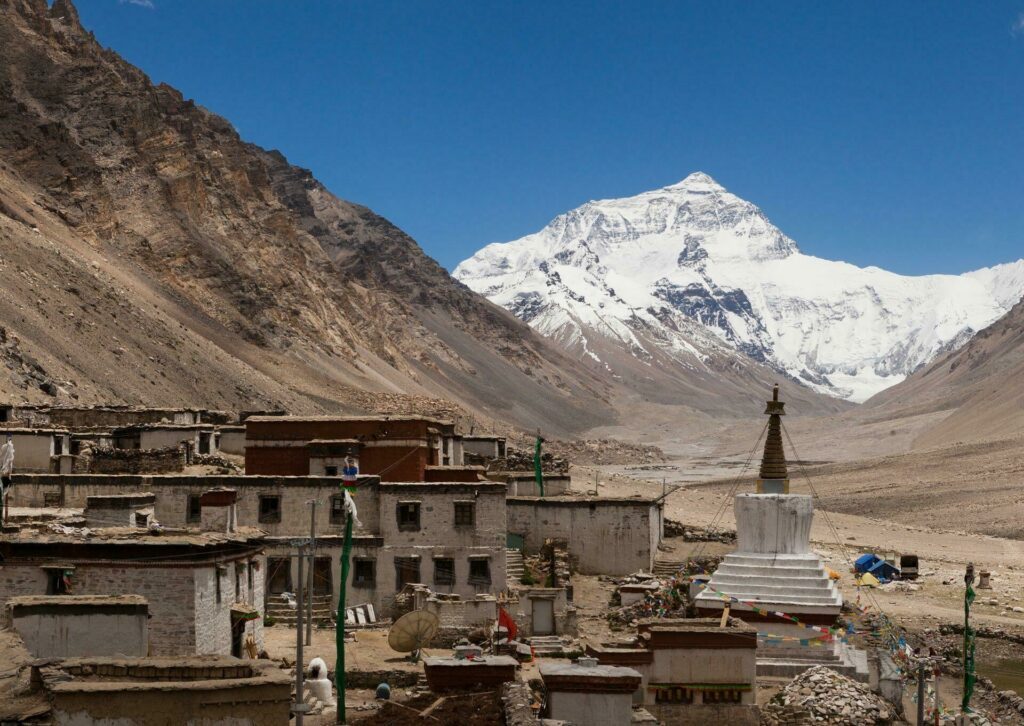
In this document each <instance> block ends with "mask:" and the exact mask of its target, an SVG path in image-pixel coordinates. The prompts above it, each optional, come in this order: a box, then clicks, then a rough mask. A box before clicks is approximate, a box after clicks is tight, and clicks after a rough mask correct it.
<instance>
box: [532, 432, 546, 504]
mask: <svg viewBox="0 0 1024 726" xmlns="http://www.w3.org/2000/svg"><path fill="white" fill-rule="evenodd" d="M543 443H544V439H542V438H541V437H540V436H538V437H537V444H536V446H535V447H534V450H533V475H534V477H535V478H536V480H537V489H539V490H540V495H541V496H544V472H543V471H542V470H541V466H540V458H541V457H540V449H541V444H543Z"/></svg>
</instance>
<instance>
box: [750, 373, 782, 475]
mask: <svg viewBox="0 0 1024 726" xmlns="http://www.w3.org/2000/svg"><path fill="white" fill-rule="evenodd" d="M764 412H765V415H766V416H768V417H769V418H768V438H766V439H765V441H764V456H762V457H761V472H760V476H759V478H758V480H757V493H758V494H789V471H788V470H787V469H786V452H785V451H784V450H783V448H782V418H781V417H782V416H785V415H786V404H785V403H783V402H782V401H780V400H779V384H778V383H776V384H775V387H774V388H773V389H772V400H770V401H768V405H767V406H766V407H765V409H764Z"/></svg>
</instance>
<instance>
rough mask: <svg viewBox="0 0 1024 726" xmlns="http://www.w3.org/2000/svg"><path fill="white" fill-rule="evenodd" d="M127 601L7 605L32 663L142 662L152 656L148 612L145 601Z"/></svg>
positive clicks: (46, 601) (57, 598)
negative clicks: (111, 658)
mask: <svg viewBox="0 0 1024 726" xmlns="http://www.w3.org/2000/svg"><path fill="white" fill-rule="evenodd" d="M127 599H128V598H117V597H114V598H95V599H93V598H78V597H75V596H66V595H60V596H54V597H52V598H31V599H30V598H24V599H23V600H25V601H28V602H25V601H22V602H17V603H9V604H8V611H9V614H8V617H9V622H10V624H11V626H12V627H13V628H14V630H16V631H17V632H18V634H19V635H20V636H21V639H22V640H23V641H24V643H25V647H26V648H27V649H28V651H29V652H30V653H31V654H32V657H33V658H68V657H75V656H85V655H88V656H100V655H120V656H122V657H123V656H134V657H140V658H141V657H144V656H146V655H148V654H149V627H148V626H149V622H148V620H149V612H148V608H147V606H146V603H145V600H141V599H140V601H139V602H124V600H127ZM83 600H86V601H85V602H83ZM119 601H120V602H119Z"/></svg>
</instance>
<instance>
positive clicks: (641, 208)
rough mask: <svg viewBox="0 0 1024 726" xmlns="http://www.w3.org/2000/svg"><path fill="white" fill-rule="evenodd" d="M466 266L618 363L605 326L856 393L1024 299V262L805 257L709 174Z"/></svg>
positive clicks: (623, 337)
mask: <svg viewBox="0 0 1024 726" xmlns="http://www.w3.org/2000/svg"><path fill="white" fill-rule="evenodd" d="M453 274H454V276H455V277H456V278H457V279H458V280H460V281H461V282H463V283H464V284H466V285H467V286H468V287H470V288H471V289H473V290H474V291H476V292H478V293H481V294H483V295H484V296H486V297H487V298H489V299H490V300H491V301H492V302H494V303H496V304H498V305H501V306H502V307H504V308H506V309H508V310H509V311H511V312H512V313H513V314H514V315H516V316H517V317H519V318H520V319H522V320H523V321H525V322H526V323H528V324H529V325H530V326H531V327H533V328H534V329H536V330H537V331H538V332H540V333H541V334H543V335H546V336H548V337H550V338H552V339H554V340H556V341H558V342H560V343H561V344H562V345H563V346H565V347H567V348H569V349H570V350H575V351H577V352H578V353H579V354H580V355H581V356H586V357H589V358H592V359H593V360H594V361H595V362H597V363H602V365H604V366H605V367H606V368H609V370H611V368H610V367H609V365H608V363H607V362H602V361H601V360H600V357H599V355H598V354H597V353H595V352H594V351H595V350H599V349H600V348H601V346H596V345H594V343H595V336H601V337H602V338H603V339H604V340H603V341H602V342H603V344H604V346H607V345H608V344H609V342H610V343H612V344H614V345H615V346H616V347H618V348H621V349H623V350H625V351H626V352H628V353H629V354H630V355H633V356H635V357H637V358H639V359H641V360H645V359H648V358H650V357H651V355H652V353H653V351H652V350H651V348H652V346H655V347H658V348H659V349H660V353H662V356H661V357H660V359H664V356H665V355H667V356H668V357H669V358H670V359H671V360H673V361H675V362H676V363H677V364H679V365H684V366H695V365H696V366H699V365H701V361H702V360H706V359H708V358H709V357H710V356H713V355H716V354H720V352H721V351H722V350H723V349H731V350H732V351H735V352H736V353H739V354H742V355H745V356H747V357H749V358H752V359H754V360H756V361H759V362H762V363H764V364H767V365H769V366H771V367H773V368H775V369H777V370H779V371H780V372H783V373H786V374H788V375H790V376H792V377H794V378H796V379H799V380H800V381H802V382H803V383H805V384H806V385H808V386H810V387H811V388H813V389H815V390H818V391H820V392H823V393H827V394H829V395H832V396H836V397H840V398H845V399H848V400H851V401H855V402H861V401H864V400H866V399H868V398H869V397H871V396H872V395H874V394H875V393H877V392H879V391H881V390H883V389H885V388H887V387H889V386H892V385H894V384H896V383H898V382H899V381H901V380H903V379H904V378H905V377H906V376H907V375H909V374H910V373H912V372H913V371H914V370H916V369H917V368H919V367H920V366H922V365H924V364H926V363H928V362H929V361H930V360H932V359H933V358H934V357H935V356H937V355H939V354H940V353H942V352H944V351H946V350H949V349H952V348H955V347H958V346H959V345H962V344H963V343H964V342H966V341H967V340H969V339H970V337H971V336H972V335H973V334H974V333H975V332H977V331H978V330H981V329H982V328H984V327H986V326H987V325H989V324H990V323H992V322H994V321H995V320H996V319H998V318H999V317H1001V316H1002V315H1003V314H1005V313H1006V312H1007V311H1008V310H1009V309H1010V308H1011V307H1012V306H1013V305H1014V304H1015V303H1016V302H1017V301H1018V300H1020V299H1021V296H1022V294H1024V260H1018V261H1016V262H1011V263H1007V264H1003V265H997V266H995V267H989V268H985V269H982V270H976V271H973V272H968V273H964V274H962V275H922V276H907V275H900V274H896V273H893V272H889V271H886V270H883V269H880V268H878V267H857V266H855V265H852V264H849V263H846V262H840V261H834V260H826V259H821V258H818V257H814V256H811V255H806V254H804V253H803V252H801V251H800V249H799V248H798V247H797V245H796V243H795V242H794V241H793V240H792V239H790V238H789V237H787V236H786V235H785V234H783V233H782V232H781V231H780V230H779V229H778V228H777V227H775V226H774V225H773V224H772V223H771V222H770V221H769V220H768V218H767V217H766V216H765V215H764V213H763V212H762V211H761V210H760V209H759V208H758V207H756V206H755V205H754V204H751V203H750V202H747V201H745V200H743V199H740V198H739V197H737V196H735V195H734V194H731V193H730V192H728V191H727V190H726V189H725V188H724V187H722V186H721V185H720V184H718V183H717V182H716V181H715V180H714V179H712V178H711V177H710V176H708V175H707V174H705V173H703V172H696V173H693V174H691V175H689V176H688V177H686V178H685V179H684V180H683V181H681V182H679V183H677V184H672V185H670V186H667V187H663V188H661V189H657V190H654V191H649V192H644V193H642V194H638V195H636V196H633V197H628V198H624V199H610V200H601V201H591V202H587V203H586V204H584V205H582V206H581V207H579V208H577V209H574V210H572V211H570V212H567V213H565V214H562V215H560V216H558V217H557V218H555V219H554V220H552V221H551V222H550V223H549V224H548V225H547V226H546V227H544V229H542V230H540V231H539V232H536V233H535V234H531V235H528V236H526V237H523V238H521V239H518V240H515V241H512V242H504V243H494V244H490V245H487V246H486V247H484V248H483V249H481V250H480V251H479V252H477V253H476V254H475V255H473V256H472V257H471V258H469V259H468V260H465V261H464V262H462V263H461V264H459V265H458V267H457V268H456V269H455V271H454V273H453ZM605 349H607V348H606V347H605ZM612 372H613V373H614V371H612Z"/></svg>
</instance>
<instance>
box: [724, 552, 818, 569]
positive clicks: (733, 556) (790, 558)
mask: <svg viewBox="0 0 1024 726" xmlns="http://www.w3.org/2000/svg"><path fill="white" fill-rule="evenodd" d="M722 564H723V565H724V564H730V565H754V566H760V567H764V566H769V567H813V568H814V569H816V570H821V569H823V567H822V564H821V559H820V558H819V557H818V556H817V555H815V554H812V553H807V554H802V555H786V554H772V553H764V552H730V553H729V554H727V555H726V556H725V558H724V559H723V560H722Z"/></svg>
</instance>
